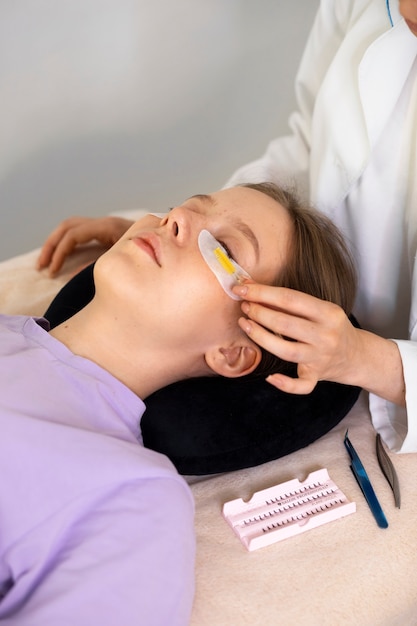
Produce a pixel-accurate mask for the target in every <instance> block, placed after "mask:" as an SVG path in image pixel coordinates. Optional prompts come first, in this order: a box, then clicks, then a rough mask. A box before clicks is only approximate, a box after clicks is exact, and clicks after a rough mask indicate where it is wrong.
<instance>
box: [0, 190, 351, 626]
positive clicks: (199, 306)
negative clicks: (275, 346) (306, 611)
mask: <svg viewBox="0 0 417 626" xmlns="http://www.w3.org/2000/svg"><path fill="white" fill-rule="evenodd" d="M94 282H95V295H94V298H93V299H92V300H91V302H89V303H88V304H87V305H86V306H85V307H84V308H83V309H82V310H80V311H79V312H77V313H76V314H75V315H74V316H73V317H71V318H69V319H68V320H66V321H65V322H63V323H62V324H60V325H58V326H56V327H54V328H53V329H52V330H49V328H48V323H47V322H46V320H44V319H33V318H26V317H21V316H15V317H8V316H2V317H1V323H0V334H1V337H0V353H1V360H0V363H1V375H0V421H1V424H0V428H1V433H2V436H1V438H0V474H1V477H2V480H1V482H0V514H1V518H0V528H1V532H0V620H1V621H2V623H3V624H5V625H6V624H13V625H14V626H15V625H19V624H22V625H25V626H26V625H28V624H59V625H60V626H65V625H66V624H68V626H69V625H71V626H73V625H74V624H100V626H105V625H109V626H113V625H114V624H115V623H120V624H123V626H129V624H132V625H136V624H138V623H141V624H146V625H147V626H151V625H160V626H166V625H167V624H170V625H171V626H176V625H178V626H184V624H186V623H187V622H188V621H189V617H190V612H191V607H192V601H193V592H194V582H193V581H194V549H195V547H194V544H195V539H194V531H193V499H192V495H191V492H190V489H189V487H188V485H187V483H186V481H185V480H184V479H183V478H182V477H181V476H180V475H179V474H178V472H177V470H176V469H175V467H174V465H173V464H172V463H171V461H170V460H169V459H168V458H167V457H166V456H164V455H162V454H160V453H157V452H155V451H153V450H150V449H147V448H144V446H143V444H142V442H141V434H140V419H141V415H142V414H143V412H144V410H145V402H146V398H147V397H148V396H149V395H150V394H152V393H154V392H155V391H156V390H158V389H160V388H162V387H165V386H167V385H169V384H171V383H174V382H176V381H179V380H182V379H187V378H191V377H199V376H225V377H232V378H234V377H242V376H248V375H250V374H253V373H257V372H259V373H261V375H262V376H263V377H268V376H272V379H271V380H272V381H273V380H274V376H275V377H276V376H278V377H279V376H281V377H282V380H284V379H285V377H286V375H285V374H276V372H277V371H278V370H279V364H280V361H281V359H282V355H281V356H280V358H277V357H276V356H275V355H272V354H270V353H268V352H267V351H266V350H264V349H262V348H260V347H259V345H258V344H256V343H255V342H254V341H253V340H252V338H251V336H252V335H253V334H256V332H257V331H256V330H255V329H256V324H255V323H254V322H253V321H252V322H249V320H248V318H247V317H246V314H245V313H246V311H247V307H248V306H255V305H248V304H246V303H243V302H242V297H244V296H245V290H246V289H247V287H245V285H246V284H253V285H254V286H256V285H258V284H259V283H261V284H264V285H270V286H274V285H278V286H280V285H284V287H282V288H281V290H280V291H279V294H278V295H279V296H280V298H281V300H279V301H277V303H276V307H275V308H276V309H281V310H282V311H283V315H285V308H286V306H287V303H288V304H289V305H290V304H291V294H292V293H293V292H292V291H291V290H292V289H295V290H299V291H308V293H310V294H311V295H313V296H315V297H316V298H320V299H325V300H329V301H331V302H333V303H334V305H333V307H334V308H333V311H334V316H333V319H332V321H331V322H329V321H326V324H330V323H334V320H337V323H339V324H340V323H341V321H340V320H345V318H346V314H347V313H349V312H350V308H351V306H352V303H353V298H354V292H355V274H354V270H353V266H352V263H351V259H350V257H349V254H348V252H347V250H346V248H345V245H344V243H343V240H342V238H341V237H340V235H339V233H338V232H337V230H336V229H335V227H334V226H333V225H332V224H331V223H330V222H329V221H328V220H327V219H326V218H324V217H323V216H321V215H319V214H317V213H315V212H313V211H311V210H309V209H307V208H304V207H302V206H300V205H298V204H297V202H296V200H295V199H294V198H293V197H292V196H291V195H290V194H288V193H287V192H283V191H282V190H280V189H278V188H276V187H275V186H273V185H270V184H263V185H249V186H240V187H235V188H231V189H227V190H223V191H219V192H216V193H213V194H211V195H198V196H194V197H191V198H189V199H188V200H186V201H185V202H184V203H183V204H181V205H180V206H177V207H175V208H173V209H172V210H171V211H170V213H169V214H167V215H166V216H165V217H163V218H162V219H161V218H158V217H156V216H153V215H148V216H146V217H144V218H143V219H141V220H139V221H138V222H136V223H135V224H133V225H132V226H131V228H130V229H129V230H128V231H127V232H126V233H125V234H124V235H123V236H122V237H121V239H120V240H118V241H117V242H116V243H115V244H114V245H113V246H112V247H111V248H110V249H109V250H108V251H107V252H106V253H104V254H103V255H102V256H101V257H100V258H99V259H98V261H97V262H96V264H95V268H94ZM242 309H243V311H242ZM302 315H303V316H304V317H305V318H306V315H304V313H303V314H302ZM311 315H312V316H313V317H314V315H315V312H314V311H312V313H311ZM343 323H346V324H348V323H349V322H348V320H347V318H346V322H345V321H343ZM290 331H291V328H290V327H288V334H289V335H290V334H291V332H290ZM281 334H284V335H285V333H281ZM282 340H283V341H284V342H285V343H286V344H288V347H287V353H286V354H285V355H284V359H285V358H288V360H290V361H291V360H294V361H296V359H294V358H293V357H294V356H295V352H294V351H296V350H297V347H298V344H299V343H300V342H299V341H288V340H285V339H282ZM302 375H303V372H302V371H301V380H302V381H303V378H302ZM313 377H314V373H313ZM311 379H312V377H311V376H310V375H309V374H308V375H306V377H305V378H304V380H307V381H308V383H310V382H311Z"/></svg>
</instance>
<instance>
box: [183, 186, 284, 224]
mask: <svg viewBox="0 0 417 626" xmlns="http://www.w3.org/2000/svg"><path fill="white" fill-rule="evenodd" d="M193 198H197V199H199V200H201V201H202V202H203V203H205V204H207V206H208V208H213V209H217V212H218V213H223V214H225V215H233V214H234V217H235V218H237V217H238V216H240V218H241V219H242V220H243V219H248V220H250V221H260V220H259V218H260V217H261V216H262V218H266V217H270V218H271V219H275V220H277V221H280V220H281V219H283V220H286V221H289V216H288V214H287V211H286V209H284V207H283V206H282V205H281V204H280V203H279V202H277V201H276V200H274V198H271V197H270V196H268V195H267V194H265V193H263V192H261V191H258V190H256V189H251V188H250V187H232V188H230V189H222V190H221V191H217V192H215V193H211V194H209V195H207V194H198V195H196V196H193Z"/></svg>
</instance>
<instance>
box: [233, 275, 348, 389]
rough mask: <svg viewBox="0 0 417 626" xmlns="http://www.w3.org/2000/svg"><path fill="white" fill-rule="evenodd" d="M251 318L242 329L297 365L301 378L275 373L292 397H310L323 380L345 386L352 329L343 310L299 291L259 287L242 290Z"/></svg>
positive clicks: (277, 382) (277, 384)
mask: <svg viewBox="0 0 417 626" xmlns="http://www.w3.org/2000/svg"><path fill="white" fill-rule="evenodd" d="M235 292H236V293H239V295H240V296H241V297H243V298H244V300H243V302H242V304H241V307H242V311H243V313H244V314H245V315H246V316H247V317H241V318H240V319H239V322H238V323H239V326H240V327H241V328H242V330H243V331H244V332H245V333H246V334H247V335H248V336H249V337H250V338H251V339H252V340H253V341H254V342H255V343H257V344H258V345H259V346H261V347H262V348H264V349H265V350H266V351H268V352H270V353H271V354H274V355H275V356H277V357H278V358H279V359H282V360H283V361H287V362H290V363H296V364H297V374H298V378H295V379H294V378H290V377H288V376H285V375H282V374H278V373H276V374H275V373H273V374H272V375H271V376H269V377H268V378H267V380H268V382H269V383H270V384H272V385H274V386H275V387H277V388H279V389H281V390H282V391H285V392H287V393H296V394H305V393H310V392H311V391H312V390H313V389H314V387H315V386H316V384H317V382H318V381H319V380H331V381H334V382H343V377H344V376H345V375H346V372H347V371H348V368H349V362H350V360H351V345H353V342H352V341H351V340H350V338H351V335H352V328H353V327H352V325H351V323H350V322H349V320H348V318H347V316H346V314H345V312H344V311H343V309H342V308H341V307H339V306H337V305H336V304H333V303H331V302H327V301H324V300H320V299H319V298H315V297H313V296H310V295H308V294H305V293H301V292H298V291H295V290H291V289H286V288H281V287H270V286H267V285H259V284H245V285H244V286H243V287H237V288H236V289H235Z"/></svg>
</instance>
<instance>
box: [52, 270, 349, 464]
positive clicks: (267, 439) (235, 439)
mask: <svg viewBox="0 0 417 626" xmlns="http://www.w3.org/2000/svg"><path fill="white" fill-rule="evenodd" d="M93 266H94V264H92V265H89V266H88V267H87V268H85V269H84V270H82V271H81V272H80V273H79V274H77V275H76V276H75V277H74V278H72V279H71V280H70V281H69V283H67V284H66V285H65V286H64V287H63V288H62V289H61V291H60V292H59V293H58V294H57V296H56V297H55V299H54V300H53V301H52V303H51V304H50V306H49V307H48V309H47V311H46V312H45V317H46V319H47V320H48V321H49V322H50V324H51V327H52V328H53V327H54V326H56V325H58V324H60V323H61V322H63V321H65V320H66V319H68V318H69V317H70V316H71V315H73V314H74V313H76V312H77V311H79V310H80V309H81V308H82V307H84V306H85V305H86V304H87V303H88V302H89V301H90V300H91V299H92V297H93V295H94V281H93ZM351 319H352V322H353V323H354V324H355V325H357V322H356V320H355V319H354V318H351ZM294 374H295V371H294ZM359 392H360V389H359V388H358V387H351V386H348V385H340V384H336V383H329V382H320V383H318V384H317V386H316V388H315V389H314V391H313V392H312V393H311V394H309V395H305V396H299V395H291V394H286V393H283V392H281V391H279V390H278V389H275V387H272V385H270V384H269V383H267V382H265V381H264V380H263V378H259V377H256V376H247V377H243V378H236V379H228V378H221V377H216V378H208V377H207V378H194V379H189V380H186V381H181V382H178V383H174V384H173V385H169V386H168V387H165V388H163V389H160V390H159V391H157V392H156V393H154V394H152V395H151V396H149V397H148V398H147V399H146V411H145V413H144V415H143V417H142V421H141V429H142V436H143V442H144V445H145V446H146V447H148V448H152V449H153V450H157V451H158V452H162V453H163V454H166V455H167V456H168V457H169V458H170V459H171V460H172V462H173V463H174V465H175V466H176V468H177V470H178V471H179V472H180V473H181V474H186V475H205V474H217V473H220V472H227V471H233V470H238V469H242V468H245V467H252V466H254V465H259V464H261V463H266V462H267V461H272V460H273V459H277V458H279V457H282V456H284V455H287V454H290V453H291V452H294V451H295V450H298V449H300V448H303V447H305V446H307V445H309V444H310V443H312V442H313V441H316V440H317V439H319V438H320V437H321V436H322V435H324V434H325V433H327V432H328V431H329V430H331V429H332V428H333V427H334V426H336V424H338V423H339V422H340V421H341V420H342V419H343V418H344V417H345V415H346V414H347V413H348V411H349V410H350V409H351V407H352V406H353V405H354V403H355V401H356V400H357V398H358V395H359Z"/></svg>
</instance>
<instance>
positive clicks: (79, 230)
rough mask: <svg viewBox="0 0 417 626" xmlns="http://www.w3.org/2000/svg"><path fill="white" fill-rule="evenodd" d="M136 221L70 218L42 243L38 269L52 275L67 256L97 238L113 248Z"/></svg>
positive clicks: (105, 218)
mask: <svg viewBox="0 0 417 626" xmlns="http://www.w3.org/2000/svg"><path fill="white" fill-rule="evenodd" d="M132 224H133V222H132V221H131V220H127V219H124V218H122V217H98V218H89V217H70V218H69V219H66V220H64V221H63V222H61V224H60V225H59V226H58V227H57V228H56V229H55V230H54V231H52V233H51V234H50V235H49V237H48V238H47V239H46V241H45V243H44V244H43V246H42V250H41V252H40V254H39V257H38V261H37V268H38V269H43V268H45V267H48V268H49V273H50V275H51V276H53V275H54V274H56V273H57V272H58V271H59V270H60V269H61V267H62V265H63V263H64V261H65V259H66V258H67V256H69V255H70V254H71V252H73V250H74V249H75V248H76V247H77V246H78V245H80V244H85V243H89V242H90V241H94V240H95V241H97V242H99V243H100V244H101V245H103V246H105V247H106V248H110V247H111V246H112V245H113V244H114V243H116V241H117V240H118V239H120V237H121V236H122V235H123V234H124V233H125V232H126V231H127V229H128V228H129V227H130V226H131V225H132Z"/></svg>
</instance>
